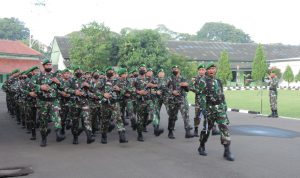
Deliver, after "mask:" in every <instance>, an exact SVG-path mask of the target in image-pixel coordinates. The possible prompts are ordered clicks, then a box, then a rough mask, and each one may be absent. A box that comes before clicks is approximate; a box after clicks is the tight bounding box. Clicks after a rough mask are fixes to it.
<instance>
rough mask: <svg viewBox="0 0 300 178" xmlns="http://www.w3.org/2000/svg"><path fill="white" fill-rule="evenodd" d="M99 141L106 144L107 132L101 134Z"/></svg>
mask: <svg viewBox="0 0 300 178" xmlns="http://www.w3.org/2000/svg"><path fill="white" fill-rule="evenodd" d="M101 143H102V144H107V134H106V133H102V134H101Z"/></svg>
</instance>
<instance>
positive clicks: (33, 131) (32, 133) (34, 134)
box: [30, 128, 36, 140]
mask: <svg viewBox="0 0 300 178" xmlns="http://www.w3.org/2000/svg"><path fill="white" fill-rule="evenodd" d="M30 140H36V131H35V128H33V129H31V138H30Z"/></svg>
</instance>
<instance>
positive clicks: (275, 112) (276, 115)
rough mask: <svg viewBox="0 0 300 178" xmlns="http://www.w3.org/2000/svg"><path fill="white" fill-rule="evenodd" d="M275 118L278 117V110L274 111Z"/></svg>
mask: <svg viewBox="0 0 300 178" xmlns="http://www.w3.org/2000/svg"><path fill="white" fill-rule="evenodd" d="M274 117H276V118H277V117H278V113H277V110H274Z"/></svg>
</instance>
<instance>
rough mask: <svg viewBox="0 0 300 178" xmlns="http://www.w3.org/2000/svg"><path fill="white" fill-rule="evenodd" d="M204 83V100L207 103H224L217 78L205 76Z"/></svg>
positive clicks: (221, 87) (223, 96)
mask: <svg viewBox="0 0 300 178" xmlns="http://www.w3.org/2000/svg"><path fill="white" fill-rule="evenodd" d="M205 83H206V92H205V93H206V102H207V105H219V104H224V103H225V95H224V92H223V86H222V83H221V81H220V80H219V79H216V78H215V77H209V76H206V77H205Z"/></svg>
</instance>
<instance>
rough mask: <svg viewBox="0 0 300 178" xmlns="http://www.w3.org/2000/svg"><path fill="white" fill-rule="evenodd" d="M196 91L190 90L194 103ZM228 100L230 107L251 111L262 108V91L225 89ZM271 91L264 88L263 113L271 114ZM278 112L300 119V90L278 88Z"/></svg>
mask: <svg viewBox="0 0 300 178" xmlns="http://www.w3.org/2000/svg"><path fill="white" fill-rule="evenodd" d="M194 96H195V95H194V93H192V92H189V94H188V100H189V103H191V104H193V103H194V98H195V97H194ZM225 96H226V101H227V104H228V107H229V108H235V109H245V110H251V111H258V112H260V110H261V104H260V103H261V99H260V91H258V90H254V91H253V90H244V91H225ZM270 112H271V110H270V104H269V91H268V90H263V95H262V113H263V114H270ZM278 114H279V115H280V116H286V117H294V118H299V119H300V91H298V90H297V91H292V90H278Z"/></svg>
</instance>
